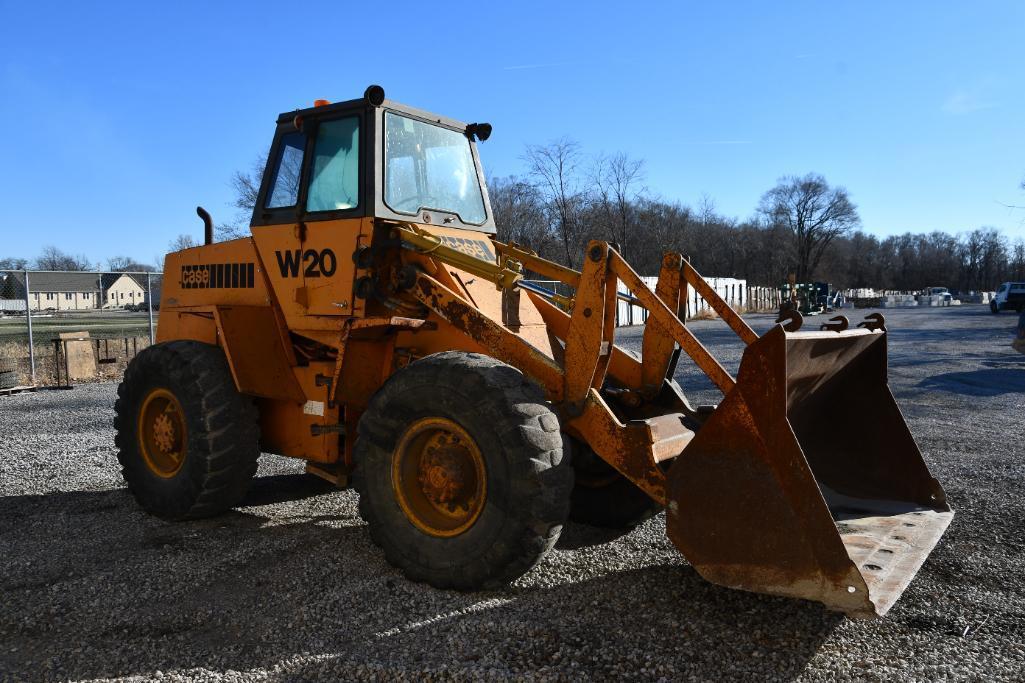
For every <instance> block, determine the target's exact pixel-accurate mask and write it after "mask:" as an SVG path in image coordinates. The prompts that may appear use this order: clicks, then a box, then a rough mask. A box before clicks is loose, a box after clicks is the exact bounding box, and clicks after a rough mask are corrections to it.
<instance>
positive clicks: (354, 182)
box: [306, 116, 359, 211]
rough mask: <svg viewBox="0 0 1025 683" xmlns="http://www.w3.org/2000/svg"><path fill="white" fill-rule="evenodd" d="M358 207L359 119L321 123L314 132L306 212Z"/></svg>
mask: <svg viewBox="0 0 1025 683" xmlns="http://www.w3.org/2000/svg"><path fill="white" fill-rule="evenodd" d="M358 204H359V118H358V117H356V116H350V117H347V118H344V119H336V120H334V121H324V122H323V123H321V124H320V126H319V127H318V130H317V143H316V145H315V147H314V150H313V171H312V173H311V174H310V189H309V192H308V194H307V197H306V210H307V211H339V210H343V209H353V208H355V207H356V206H357V205H358Z"/></svg>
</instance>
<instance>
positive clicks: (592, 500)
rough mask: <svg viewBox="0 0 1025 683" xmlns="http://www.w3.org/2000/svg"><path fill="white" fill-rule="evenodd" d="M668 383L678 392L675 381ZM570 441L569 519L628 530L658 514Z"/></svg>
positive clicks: (635, 356)
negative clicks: (571, 489) (571, 457)
mask: <svg viewBox="0 0 1025 683" xmlns="http://www.w3.org/2000/svg"><path fill="white" fill-rule="evenodd" d="M623 351H624V353H626V354H627V355H628V356H630V357H632V358H633V359H634V360H636V361H640V360H641V356H640V354H639V353H637V352H636V351H633V350H632V349H624V350H623ZM669 381H670V382H672V383H673V384H674V385H676V388H677V389H679V385H678V384H676V380H669ZM681 393H682V391H681ZM570 441H571V442H572V445H573V471H574V473H575V477H574V483H573V495H572V496H571V497H570V512H569V518H570V519H572V520H573V521H574V522H577V523H579V524H587V525H589V526H596V527H601V528H603V529H619V530H622V531H629V530H630V529H633V528H634V527H636V526H638V525H640V524H641V523H642V522H645V521H646V520H648V519H651V518H652V517H654V516H655V515H657V514H658V513H659V512H661V511H662V506H661V505H659V504H658V503H657V502H655V501H654V500H652V499H651V496H649V495H648V494H646V493H645V492H644V491H642V490H641V489H639V488H637V485H636V484H634V483H633V482H632V481H630V480H629V479H627V478H626V477H624V476H623V475H622V474H620V473H619V472H617V471H616V470H615V468H613V467H612V466H611V465H609V464H608V463H607V462H605V461H604V460H602V459H601V456H599V455H598V454H597V453H595V452H594V451H593V450H592V449H591V447H590V446H588V445H587V444H586V443H583V442H582V441H578V440H576V439H570Z"/></svg>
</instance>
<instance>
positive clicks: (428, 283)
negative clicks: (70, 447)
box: [115, 86, 953, 617]
mask: <svg viewBox="0 0 1025 683" xmlns="http://www.w3.org/2000/svg"><path fill="white" fill-rule="evenodd" d="M490 134H491V126H490V125H489V124H487V123H470V124H466V123H461V122H459V121H455V120H452V119H449V118H445V117H442V116H437V115H435V114H431V113H428V112H425V111H420V110H418V109H414V108H411V107H408V106H404V105H402V104H399V103H397V102H393V101H390V100H386V99H385V97H384V91H383V89H381V88H380V87H378V86H371V87H369V88H367V90H366V92H365V93H364V95H363V97H361V98H358V99H354V100H350V101H345V102H340V103H334V104H332V103H329V102H326V101H321V100H318V101H316V102H315V103H314V106H313V107H309V108H304V109H300V110H296V111H292V112H288V113H285V114H282V115H280V116H279V117H278V119H277V126H276V129H275V132H274V138H273V141H272V143H271V148H270V152H269V156H268V163H267V166H266V170H265V172H264V176H263V179H262V185H261V187H260V191H259V196H258V199H257V203H256V207H255V209H254V212H253V217H252V222H251V233H252V235H251V237H245V238H242V239H236V240H232V241H227V242H218V243H214V242H213V239H212V223H211V219H210V216H209V214H207V213H206V212H205V211H203V210H202V209H198V212H199V214H200V216H201V217H202V218H203V220H204V222H205V226H206V239H205V244H203V245H202V246H197V247H194V248H190V249H185V250H182V251H178V252H175V253H172V254H169V255H168V256H167V258H166V260H165V270H164V282H163V291H162V297H161V306H160V317H159V328H158V335H157V343H156V344H155V345H153V346H151V347H149V348H147V349H146V350H145V351H143V352H142V353H140V354H139V355H138V356H137V357H136V358H135V359H134V360H133V361H132V363H131V364H130V365H129V367H128V368H127V370H126V372H125V376H124V380H123V382H122V383H121V385H120V387H119V389H118V400H117V404H116V423H115V424H116V431H117V436H116V441H117V447H118V458H119V460H120V463H121V466H122V468H123V474H124V478H125V480H126V482H127V485H128V488H129V489H130V491H131V492H132V494H133V495H134V496H135V498H136V499H137V500H138V502H139V503H140V504H141V506H142V507H143V508H145V509H146V510H148V511H150V512H151V513H153V514H155V515H158V516H160V517H163V518H166V519H170V520H185V519H195V518H200V517H206V516H209V515H214V514H217V513H220V512H222V511H225V510H227V509H229V508H231V507H232V506H235V505H238V504H239V503H240V502H241V501H242V500H243V497H244V495H245V492H246V488H247V486H248V484H249V481H250V479H251V478H252V477H253V475H254V472H255V470H256V462H257V458H258V456H259V455H260V454H261V453H271V454H278V455H282V456H288V457H293V458H301V459H303V460H305V461H306V469H307V471H308V472H310V473H312V474H315V475H317V476H321V477H323V478H326V479H328V480H329V481H331V482H333V483H334V484H336V485H337V486H339V487H347V486H350V485H351V486H352V487H354V488H355V489H356V491H357V492H358V494H359V510H360V514H361V516H362V517H363V518H364V519H365V521H366V522H367V525H368V529H369V533H370V536H371V538H372V539H373V540H374V542H375V543H376V544H377V545H379V546H380V547H381V548H382V549H383V551H384V555H385V557H386V558H387V560H388V561H389V562H390V563H391V564H393V565H395V566H396V567H398V568H399V569H401V570H402V571H403V572H404V574H405V575H406V576H407V577H408V578H410V579H412V580H415V581H422V582H427V583H429V584H430V585H432V586H436V587H438V588H453V589H461V590H473V589H481V588H485V589H490V588H496V587H500V586H502V585H505V584H508V583H509V582H510V581H513V580H514V579H516V578H517V577H519V576H521V575H522V574H524V573H525V572H527V571H528V570H530V569H531V568H532V567H534V566H535V565H536V564H537V563H538V562H539V561H540V560H541V559H542V558H543V557H544V555H545V553H547V552H548V551H549V550H550V549H551V548H552V547H553V546H554V544H555V542H556V540H557V539H558V537H559V534H560V532H561V529H562V527H563V525H564V524H565V522H566V521H567V519H575V520H577V521H579V522H583V523H589V524H596V525H602V526H610V527H619V528H626V529H628V528H630V527H632V526H635V525H637V524H639V523H640V522H642V521H643V520H644V519H646V518H648V517H650V516H652V515H654V514H656V513H658V512H660V511H662V510H664V511H665V514H666V529H667V534H668V536H669V538H670V539H671V540H672V542H673V543H674V544H675V546H676V547H677V548H678V549H679V550H680V552H681V553H682V554H683V556H684V557H685V558H686V560H687V561H688V562H689V563H690V565H691V566H692V567H693V568H694V569H695V570H696V571H697V572H698V573H699V574H700V575H701V576H702V577H704V578H705V579H707V580H709V581H712V582H715V583H717V584H721V585H723V586H728V587H732V588H739V589H745V590H749V591H756V592H760V593H769V594H774V595H782V596H791V597H795V598H804V599H807V600H814V601H819V602H821V603H822V604H824V605H825V606H826V607H828V608H830V609H833V610H838V611H842V612H845V613H847V614H849V615H852V616H858V617H871V616H878V615H882V614H884V613H885V612H886V611H887V610H888V609H889V608H890V607H891V606H892V605H893V603H894V601H895V600H896V599H897V598H898V596H899V595H900V594H901V593H902V592H903V590H904V589H905V588H906V587H907V585H908V583H909V582H910V580H911V579H912V577H913V576H914V575H915V573H916V572H917V571H918V569H919V567H920V566H921V565H922V563H923V562H924V561H925V559H926V557H927V556H928V554H929V552H930V551H931V550H932V548H933V547H934V546H935V544H936V543H937V541H938V540H939V538H940V536H941V535H942V534H943V532H944V530H945V528H946V527H947V525H948V524H949V523H950V520H951V518H952V515H953V512H952V511H951V509H950V507H949V506H948V504H947V501H946V498H945V495H944V491H943V488H942V487H941V486H940V484H939V483H938V482H937V481H936V479H934V478H933V477H932V476H931V475H930V473H929V470H928V468H927V467H926V464H925V462H924V460H923V458H922V454H921V452H920V451H919V449H918V447H917V445H916V444H915V441H914V439H913V438H912V435H911V432H910V431H909V429H908V427H907V424H906V423H905V421H904V419H903V417H902V415H901V412H900V410H899V408H898V406H897V404H896V403H895V401H894V398H893V396H892V395H891V393H890V390H889V387H888V385H887V363H886V327H885V321H884V320H883V319H882V317H880V316H878V315H876V316H874V317H869V318H867V319H866V320H864V321H862V322H861V323H860V324H858V325H857V326H854V327H850V326H849V322H848V321H847V319H846V318H843V317H839V316H838V317H836V318H834V319H832V320H831V321H829V322H827V323H825V324H823V325H822V326H821V327H820V329H816V330H810V331H801V330H800V329H799V328H800V326H801V316H800V314H799V313H797V312H790V313H788V314H787V316H788V317H786V318H785V319H782V320H781V321H780V324H777V325H774V326H773V327H772V328H771V329H770V330H769V331H768V332H766V333H764V334H762V335H758V334H756V333H755V332H754V331H753V330H752V329H751V328H750V327H749V326H748V325H747V323H746V322H745V321H744V320H743V319H742V318H741V317H740V316H739V315H737V314H736V313H735V312H734V311H733V310H732V309H731V308H730V307H729V306H728V305H727V304H726V303H725V302H724V301H723V300H722V299H721V298H720V297H719V296H718V295H717V294H716V293H715V291H713V289H712V288H711V287H709V286H708V285H707V284H706V283H705V281H704V279H702V277H701V276H700V274H699V273H698V272H697V271H696V270H695V269H694V267H693V266H692V265H691V264H690V262H689V260H688V259H686V258H684V257H683V256H682V255H680V254H676V253H667V254H666V255H665V256H664V258H663V260H662V262H661V267H660V272H659V273H658V279H657V284H656V286H655V287H654V289H650V288H648V287H647V286H646V285H645V284H644V282H643V281H642V279H641V278H640V277H639V276H638V274H637V273H636V272H635V271H634V270H633V269H632V268H631V267H630V265H629V264H628V263H627V262H626V261H625V260H624V259H623V257H622V256H621V255H620V254H619V253H618V252H617V250H616V248H615V246H614V245H613V244H611V243H609V242H603V241H592V242H590V243H589V244H587V245H586V247H585V248H584V254H583V266H582V267H581V268H580V270H573V269H570V268H567V267H565V266H562V265H559V264H557V263H554V262H551V261H548V260H545V259H543V258H541V257H539V256H538V255H537V254H536V253H535V252H533V251H532V250H531V249H529V248H528V247H527V246H525V245H517V244H515V243H503V242H501V241H499V240H498V239H497V238H496V228H495V222H494V216H493V213H492V209H491V207H490V203H489V200H488V192H487V187H486V185H485V182H484V174H483V172H482V170H481V164H480V161H479V158H478V151H477V144H478V143H479V142H482V141H484V140H487V139H488V137H489V136H490ZM529 273H533V274H536V276H538V277H540V278H543V279H545V280H555V281H559V282H562V283H565V284H566V285H567V287H568V289H565V290H563V291H564V292H572V294H571V295H566V294H561V295H560V294H557V293H555V292H553V291H551V290H549V289H546V288H543V287H539V286H537V285H536V284H533V283H531V282H529V281H528V280H527V279H526V278H525V275H526V274H529ZM620 284H622V285H623V286H622V287H621V286H620ZM690 288H693V289H694V290H696V291H697V293H698V294H700V295H701V296H702V297H703V298H704V299H705V300H706V301H708V302H709V303H710V304H711V306H712V307H713V308H714V309H715V311H716V312H717V313H718V315H719V316H720V317H721V319H722V320H723V321H724V322H725V323H726V324H727V325H728V326H729V327H730V328H731V329H732V330H733V331H734V332H735V333H736V334H737V336H738V337H739V339H740V342H741V343H743V344H744V347H745V349H744V353H743V358H742V360H741V363H740V369H739V372H738V373H737V375H736V377H734V376H732V375H731V374H730V372H728V371H727V370H726V369H725V368H724V367H723V366H722V365H721V364H720V363H719V362H718V361H717V360H716V359H715V358H714V357H713V355H712V354H711V353H710V352H709V351H708V349H706V348H705V346H704V345H702V343H701V342H700V341H699V340H698V339H697V337H695V335H694V334H693V332H692V331H691V330H690V329H689V328H688V326H687V324H686V321H685V316H683V315H682V314H681V310H683V309H682V308H681V307H682V306H684V305H685V302H686V301H687V297H688V295H689V290H690ZM621 290H624V291H621ZM622 298H626V299H628V300H629V301H630V302H631V304H632V305H638V306H642V307H644V308H646V309H647V311H648V317H647V324H646V326H645V328H644V331H643V339H642V344H641V354H640V355H639V356H638V355H635V354H633V353H630V352H628V351H627V350H624V349H623V348H621V347H620V346H617V345H616V344H615V332H616V328H615V317H616V309H617V302H618V300H619V299H622ZM681 359H686V361H687V362H693V363H695V364H696V365H697V366H698V367H699V368H700V369H701V370H702V371H703V372H704V373H705V374H706V375H707V376H708V377H709V378H710V379H711V381H712V382H713V383H714V384H715V385H716V386H717V387H718V389H719V390H721V392H722V394H723V397H722V400H721V401H720V402H719V403H718V404H717V405H709V406H699V405H693V404H692V403H691V402H690V401H688V399H687V397H686V396H685V394H684V393H683V391H682V389H681V387H680V386H679V384H677V383H676V382H675V381H674V379H673V377H674V374H675V371H676V368H677V365H678V363H679V362H680V360H681ZM837 414H840V415H844V416H849V417H851V418H852V426H851V428H852V429H853V430H854V431H853V432H852V433H846V434H840V433H838V432H837V430H836V429H835V428H834V427H833V425H835V422H836V421H835V420H834V419H832V418H833V417H834V416H835V415H837Z"/></svg>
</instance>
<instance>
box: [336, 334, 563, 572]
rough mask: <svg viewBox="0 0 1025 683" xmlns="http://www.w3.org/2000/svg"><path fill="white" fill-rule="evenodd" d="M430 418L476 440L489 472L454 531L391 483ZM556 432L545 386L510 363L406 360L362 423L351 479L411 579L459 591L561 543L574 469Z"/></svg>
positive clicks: (384, 543) (376, 534)
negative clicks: (409, 439)
mask: <svg viewBox="0 0 1025 683" xmlns="http://www.w3.org/2000/svg"><path fill="white" fill-rule="evenodd" d="M432 418H433V419H440V420H447V421H449V422H450V423H455V424H456V425H457V426H458V428H460V429H462V430H463V431H464V432H465V433H466V434H467V435H468V436H469V437H470V438H471V439H473V441H474V442H475V445H476V447H477V450H478V453H479V455H480V460H482V461H483V465H484V468H483V469H484V472H485V473H486V474H485V476H484V479H485V481H486V494H485V495H483V496H482V497H481V498H482V502H481V503H480V508H479V513H478V515H477V516H476V517H474V518H473V519H472V520H471V521H470V522H468V523H469V524H470V525H469V526H468V528H465V529H464V530H462V531H459V532H457V533H456V535H451V536H448V537H439V536H438V535H432V534H431V533H428V532H427V531H425V530H422V529H421V528H420V527H418V526H417V525H416V524H414V522H413V521H412V519H411V517H410V516H408V515H407V514H406V513H405V512H404V511H403V508H402V506H401V505H400V502H399V500H398V496H397V494H396V492H395V490H393V483H392V480H393V475H392V459H393V454H394V455H395V457H396V458H398V457H400V456H399V455H398V454H399V446H400V444H401V443H403V439H404V435H405V434H407V433H408V432H410V431H411V430H415V429H416V425H417V424H421V423H422V421H424V420H428V419H432ZM560 430H561V428H560V425H559V420H558V418H557V416H556V415H555V413H553V412H552V410H551V409H550V408H549V407H548V405H547V404H546V403H545V400H544V394H543V393H542V392H541V390H540V388H538V387H537V386H536V385H534V384H533V383H531V382H530V381H529V380H528V379H527V378H526V377H524V376H523V374H522V373H521V372H519V371H518V370H516V369H515V368H512V367H510V366H508V365H506V364H505V363H502V362H500V361H497V360H495V359H493V358H490V357H488V356H484V355H480V354H476V353H463V352H445V353H438V354H434V355H432V356H428V357H426V358H423V359H421V360H418V361H416V362H414V363H412V364H410V365H409V366H407V367H406V368H404V369H402V370H400V371H398V372H397V373H395V374H394V375H393V376H392V377H391V378H389V380H388V381H387V382H386V383H385V384H384V386H383V387H382V388H381V389H380V390H379V391H378V392H377V394H375V395H374V397H373V399H372V400H371V402H370V405H369V407H368V408H367V410H366V412H365V413H363V416H362V417H361V418H360V422H359V437H358V439H357V441H356V446H355V453H354V462H355V470H354V472H353V486H354V487H355V488H356V490H357V491H358V492H359V497H360V498H359V511H360V515H361V516H362V517H363V519H364V520H366V522H367V524H368V525H369V527H370V536H371V538H372V539H373V541H374V542H375V543H376V544H377V545H379V546H381V548H383V549H384V553H385V557H386V558H387V560H388V562H390V563H391V564H393V565H394V566H396V567H398V568H399V569H401V570H402V571H403V573H404V574H405V575H406V576H407V577H408V578H409V579H412V580H414V581H422V582H426V583H429V584H430V585H432V586H435V587H437V588H455V589H459V590H474V589H480V588H484V589H492V588H498V587H501V586H503V585H506V584H508V583H509V582H511V581H513V580H515V579H516V578H517V577H519V576H521V575H523V574H524V573H526V572H527V571H529V570H530V569H531V568H532V567H534V565H536V564H537V563H538V562H539V561H540V560H541V558H542V557H544V555H545V554H546V553H547V552H548V551H549V550H550V549H551V548H552V547H553V546H554V545H555V542H556V541H557V540H558V538H559V534H560V533H561V532H562V526H563V524H564V523H565V520H566V517H567V515H568V513H569V496H570V492H571V490H572V488H573V469H572V467H571V465H570V458H569V454H568V453H565V454H564V452H563V439H562V434H561V431H560ZM396 486H398V484H396Z"/></svg>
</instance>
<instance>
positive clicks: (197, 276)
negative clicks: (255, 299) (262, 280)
mask: <svg viewBox="0 0 1025 683" xmlns="http://www.w3.org/2000/svg"><path fill="white" fill-rule="evenodd" d="M254 271H255V268H254V266H253V264H252V263H201V264H198V265H191V266H182V275H181V277H182V279H181V282H180V284H181V287H182V289H252V288H253V287H254V286H255V277H254Z"/></svg>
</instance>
